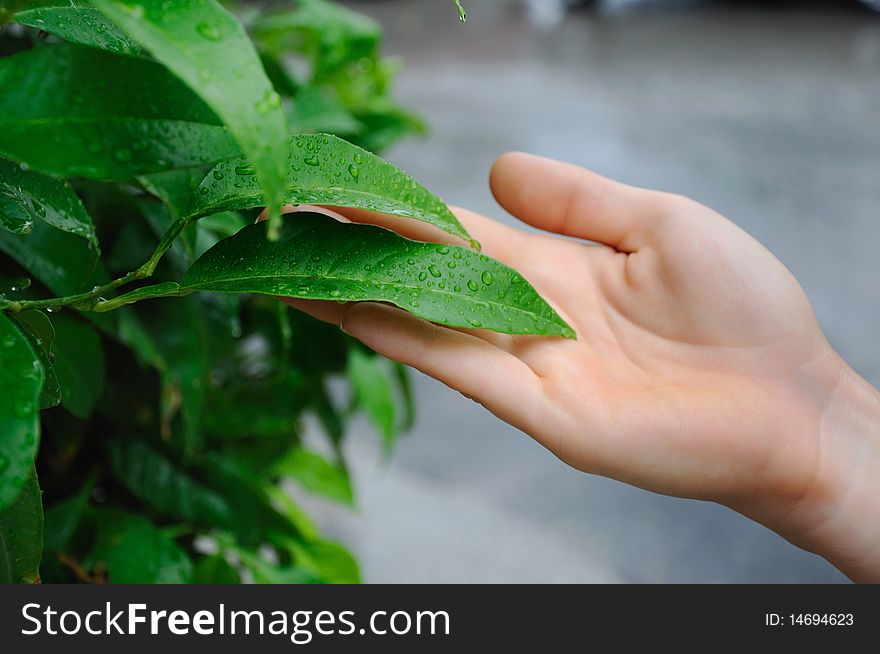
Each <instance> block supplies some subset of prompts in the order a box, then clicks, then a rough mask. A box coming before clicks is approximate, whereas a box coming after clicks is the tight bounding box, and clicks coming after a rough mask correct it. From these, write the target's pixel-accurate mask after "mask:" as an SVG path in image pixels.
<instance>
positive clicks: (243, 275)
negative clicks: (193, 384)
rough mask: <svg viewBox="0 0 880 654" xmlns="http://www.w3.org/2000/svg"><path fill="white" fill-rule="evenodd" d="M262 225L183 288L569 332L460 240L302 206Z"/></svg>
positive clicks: (222, 246) (194, 271)
mask: <svg viewBox="0 0 880 654" xmlns="http://www.w3.org/2000/svg"><path fill="white" fill-rule="evenodd" d="M265 234H266V226H265V224H263V223H260V224H257V225H251V226H248V227H245V228H244V229H243V230H241V231H240V232H239V233H238V234H236V235H235V236H233V237H231V238H228V239H225V240H223V241H220V242H219V243H218V244H217V245H215V246H214V247H213V248H211V249H210V250H208V252H206V253H205V254H204V255H203V256H202V257H201V258H199V259H198V260H197V261H196V262H195V263H194V264H193V266H192V268H190V270H189V271H188V272H187V273H186V275H184V277H183V281H182V284H181V286H182V288H183V289H185V290H186V289H189V290H205V291H219V292H224V293H263V294H270V295H281V296H285V297H300V298H304V299H313V300H338V301H356V302H357V301H367V300H369V301H379V302H390V303H391V304H394V305H396V306H398V307H401V308H402V309H405V310H407V311H409V312H411V313H413V314H414V315H416V316H419V317H420V318H424V319H426V320H431V321H433V322H436V323H440V324H443V325H449V326H452V327H477V328H483V329H491V330H494V331H498V332H502V333H506V334H541V335H547V336H564V337H568V338H573V337H574V336H575V334H574V331H573V330H572V329H571V327H569V326H568V325H567V324H566V323H565V321H564V320H562V318H560V317H559V316H558V315H557V314H556V312H555V311H554V310H553V309H552V308H551V307H550V305H549V304H547V302H545V301H544V300H543V299H542V298H541V296H540V295H538V293H537V291H535V289H534V288H532V286H531V285H530V284H529V283H528V282H527V281H526V280H525V279H523V277H522V276H521V275H520V274H519V273H517V272H516V271H514V270H512V269H510V268H508V267H507V266H505V265H503V264H502V263H499V262H498V261H495V260H492V259H490V258H489V257H487V256H485V255H481V254H477V253H476V252H473V251H471V250H468V249H466V248H461V247H454V246H446V245H439V244H436V243H421V242H416V241H410V240H407V239H405V238H403V237H401V236H398V235H397V234H394V233H393V232H390V231H388V230H385V229H381V228H379V227H374V226H371V225H355V224H343V223H340V222H337V221H335V220H333V219H332V218H329V217H327V216H323V215H319V214H313V213H307V212H300V213H297V214H293V215H292V216H290V217H289V218H288V220H286V221H285V224H284V227H283V229H282V231H281V236H280V239H279V240H278V241H277V242H270V241H267V239H266V237H265Z"/></svg>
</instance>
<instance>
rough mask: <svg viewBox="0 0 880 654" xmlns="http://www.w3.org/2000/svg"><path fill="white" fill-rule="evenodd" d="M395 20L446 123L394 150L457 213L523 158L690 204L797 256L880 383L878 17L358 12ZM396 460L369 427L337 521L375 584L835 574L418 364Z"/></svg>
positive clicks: (521, 10) (420, 84)
mask: <svg viewBox="0 0 880 654" xmlns="http://www.w3.org/2000/svg"><path fill="white" fill-rule="evenodd" d="M349 4H350V5H351V6H353V7H354V8H356V9H359V10H361V11H364V12H366V13H368V14H370V15H372V16H374V17H375V18H376V19H377V20H379V21H380V22H381V23H382V25H383V26H384V27H385V30H386V33H387V41H386V47H385V52H386V54H390V55H399V56H401V57H402V58H403V59H404V60H405V61H406V69H405V71H404V72H403V73H402V74H401V75H400V77H399V80H398V84H397V95H398V97H399V98H400V99H401V100H402V101H403V102H405V103H406V104H408V105H409V106H411V107H412V108H413V109H415V110H416V111H417V112H419V113H420V114H422V115H423V116H424V117H425V118H426V120H427V122H428V124H429V125H430V127H431V134H430V136H429V137H428V138H427V139H426V140H423V141H408V142H406V143H405V144H403V145H401V146H399V147H398V148H396V149H395V150H393V151H392V152H391V153H390V154H389V158H390V159H391V160H392V161H394V162H395V163H396V164H398V165H400V166H402V167H404V168H405V169H407V170H408V171H410V172H411V173H412V174H413V175H414V176H415V177H416V178H417V179H419V180H420V181H422V182H423V183H425V184H426V185H427V186H428V187H430V188H431V189H432V190H433V191H435V192H437V193H439V194H440V195H441V196H442V197H443V198H444V199H446V200H447V201H448V202H450V203H454V204H459V205H464V206H468V207H471V208H473V209H475V210H478V211H481V212H484V213H486V214H488V215H490V216H493V217H495V218H499V219H501V220H505V221H509V222H515V221H513V219H512V218H510V217H509V216H506V215H505V214H504V212H503V211H502V210H501V209H499V208H498V207H497V206H496V205H495V203H494V202H493V200H492V198H491V196H490V194H489V191H488V188H487V185H486V174H487V171H488V168H489V166H490V164H491V162H492V160H493V159H494V157H495V156H496V155H498V154H499V153H501V152H503V151H505V150H510V149H519V150H528V151H531V152H536V153H539V154H542V155H546V156H551V157H556V158H559V159H564V160H568V161H572V162H575V163H578V164H581V165H585V166H589V167H591V168H594V169H596V170H598V171H600V172H602V173H604V174H606V175H609V176H611V177H615V178H619V179H621V180H624V181H626V182H629V183H632V184H639V185H644V186H650V187H657V188H662V189H666V190H671V191H676V192H679V193H684V194H687V195H690V196H692V197H694V198H696V199H698V200H700V201H701V202H703V203H706V204H708V205H710V206H712V207H714V208H715V209H717V210H719V211H721V212H722V213H724V214H725V215H727V216H729V217H730V218H731V219H733V220H734V221H736V222H737V223H739V224H740V225H741V226H743V227H744V228H745V229H746V230H747V231H749V232H751V233H752V234H753V235H755V236H756V237H757V238H758V239H760V240H761V241H763V242H764V243H765V244H767V245H768V246H769V247H770V249H771V250H772V251H773V252H774V253H775V254H776V255H777V256H778V257H779V258H780V259H781V260H782V261H783V262H784V263H785V264H787V265H788V266H789V267H790V268H791V269H792V270H793V271H794V273H795V275H796V276H797V277H798V279H799V280H800V281H801V283H802V284H803V286H804V288H805V289H806V291H807V293H808V295H809V296H810V298H811V299H812V301H813V304H814V306H815V309H816V312H817V314H818V316H819V320H820V321H821V323H822V325H823V326H824V328H825V330H826V332H827V334H828V336H829V338H830V340H831V342H832V344H833V345H834V346H835V347H836V348H837V349H838V350H839V351H840V352H841V353H842V354H843V355H844V356H845V357H846V358H847V359H848V360H849V361H850V363H851V364H852V365H853V366H854V367H855V368H856V369H857V370H858V371H859V372H860V373H861V374H862V375H864V376H865V377H867V378H868V379H869V380H870V381H871V382H872V383H874V384H875V385H878V384H880V346H878V344H877V334H878V333H880V283H878V280H880V256H878V254H880V253H878V246H880V221H878V219H880V215H878V214H880V129H878V121H880V83H878V82H880V76H878V72H880V14H877V15H874V14H871V13H869V12H868V11H865V10H860V9H857V8H856V4H855V3H852V4H850V3H848V2H842V1H840V0H835V1H828V2H811V3H796V2H794V3H785V4H777V3H767V2H762V3H758V2H755V3H730V2H728V3H718V2H661V1H655V2H621V1H619V0H618V1H613V2H605V3H603V4H602V6H601V7H599V8H594V9H592V10H590V11H578V12H573V13H569V14H565V13H564V12H562V11H561V4H560V3H557V2H554V0H534V1H532V2H527V1H525V0H470V1H469V2H467V1H466V2H465V5H466V7H467V9H468V10H469V13H470V19H469V21H468V22H467V24H466V25H464V26H462V25H460V24H459V22H458V19H457V18H456V14H455V11H454V7H453V6H452V2H451V0H371V1H367V0H362V1H359V2H357V1H353V2H350V3H349ZM416 391H417V399H418V405H419V420H418V424H417V426H416V428H415V430H414V431H413V432H412V433H411V434H410V435H408V436H407V437H406V438H404V439H403V441H402V442H401V443H400V446H399V448H398V449H397V451H396V453H395V455H394V456H393V459H392V460H391V461H390V462H384V461H382V460H381V458H380V456H379V453H378V447H377V446H376V438H375V436H374V435H373V434H372V433H371V430H370V428H369V426H368V425H366V424H365V422H359V423H356V425H355V426H354V432H355V433H354V434H353V438H352V439H351V442H350V444H349V454H350V458H351V461H352V462H353V467H354V474H355V478H356V487H357V492H358V508H357V510H356V511H355V512H354V513H352V512H349V511H347V510H343V509H336V508H334V507H330V506H325V505H321V506H320V507H319V508H320V511H319V513H320V514H321V516H322V517H321V521H322V522H323V526H324V527H325V529H326V530H327V531H328V532H329V534H330V535H331V536H332V537H335V538H337V539H339V540H342V541H344V542H345V543H347V544H349V545H350V546H351V547H352V548H353V549H354V551H355V552H356V553H357V554H358V556H359V557H360V560H361V562H362V565H363V572H364V578H365V580H366V581H368V582H415V583H418V582H593V581H601V582H605V581H615V582H616V581H619V582H843V581H845V578H844V577H843V576H842V575H841V574H840V573H838V572H837V571H835V570H834V569H833V568H832V567H831V566H830V565H828V564H827V563H826V562H825V561H823V560H822V559H820V558H818V557H816V556H813V555H811V554H808V553H806V552H803V551H801V550H798V549H797V548H795V547H793V546H792V545H789V544H788V543H787V542H785V541H784V540H782V539H781V538H779V537H777V536H776V535H774V534H773V533H771V532H770V531H768V530H766V529H764V528H763V527H761V526H758V525H756V524H753V523H751V522H749V521H748V520H746V519H745V518H742V517H740V516H739V515H737V514H735V513H733V512H731V511H729V510H727V509H725V508H722V507H720V506H717V505H713V504H709V503H703V502H695V501H687V500H679V499H672V498H667V497H662V496H659V495H655V494H652V493H648V492H645V491H641V490H636V489H634V488H630V487H628V486H625V485H623V484H620V483H617V482H613V481H609V480H605V479H600V478H597V477H593V476H589V475H585V474H582V473H579V472H576V471H574V470H572V469H569V468H567V467H566V466H564V465H562V464H561V463H559V462H558V461H557V460H556V459H555V458H554V457H553V456H551V455H550V454H548V453H547V452H546V451H545V450H543V449H542V448H541V447H540V446H538V445H536V444H535V443H533V442H532V441H531V440H530V439H529V438H527V437H526V436H524V435H523V434H521V433H519V432H518V431H516V430H514V429H512V428H510V427H508V426H506V425H505V424H503V423H501V422H500V421H498V420H497V419H495V418H494V417H493V416H491V415H490V414H488V413H486V412H485V411H484V410H483V409H482V408H481V407H479V406H477V405H475V404H472V403H471V402H469V401H467V400H465V399H464V398H462V397H461V396H459V395H458V394H456V393H455V392H452V391H450V390H448V389H447V388H445V387H444V386H442V385H440V384H438V383H436V382H433V381H431V380H429V379H427V378H425V377H421V376H419V377H418V378H417V380H416Z"/></svg>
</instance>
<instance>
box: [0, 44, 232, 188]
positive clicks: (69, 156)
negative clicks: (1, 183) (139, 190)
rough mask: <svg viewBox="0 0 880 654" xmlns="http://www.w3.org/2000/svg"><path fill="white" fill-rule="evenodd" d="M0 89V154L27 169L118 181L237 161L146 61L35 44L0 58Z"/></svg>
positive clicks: (173, 82)
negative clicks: (223, 161)
mask: <svg viewBox="0 0 880 654" xmlns="http://www.w3.org/2000/svg"><path fill="white" fill-rule="evenodd" d="M108 80H112V83H108ZM0 88H2V89H3V93H2V94H0V153H2V154H5V155H6V156H7V157H9V158H11V159H14V160H16V161H20V162H24V163H26V164H28V165H29V166H30V167H31V168H33V169H35V170H41V171H43V172H47V173H50V174H54V175H59V176H62V177H87V178H91V179H103V180H120V181H123V180H128V179H131V178H132V177H134V176H135V175H143V174H147V173H153V172H157V171H161V170H168V169H171V168H181V167H188V166H200V165H204V164H209V163H213V162H216V161H219V160H221V159H226V158H229V157H235V156H238V155H239V154H240V153H241V150H240V149H239V147H238V146H237V145H236V144H235V142H234V141H233V139H232V137H231V136H230V134H229V133H228V132H227V130H226V129H224V128H223V127H222V125H221V124H220V121H219V119H218V118H217V116H216V115H215V114H214V112H213V111H211V110H210V109H209V108H208V107H207V106H206V105H205V103H204V102H202V101H201V100H200V99H199V98H198V97H197V96H196V95H194V94H193V93H192V91H190V90H189V89H188V88H187V87H186V86H185V85H183V84H181V83H180V81H179V80H177V79H176V78H175V77H174V76H173V75H171V74H170V73H169V72H168V71H167V70H166V69H165V68H164V67H162V66H160V65H159V64H157V63H155V62H153V61H149V60H146V59H134V58H128V57H118V56H115V55H111V54H108V53H105V52H101V51H99V50H93V49H91V48H81V47H78V46H73V45H67V44H52V45H44V46H42V47H40V48H34V49H32V50H28V51H25V52H21V53H19V54H16V55H13V56H11V57H5V58H2V59H0Z"/></svg>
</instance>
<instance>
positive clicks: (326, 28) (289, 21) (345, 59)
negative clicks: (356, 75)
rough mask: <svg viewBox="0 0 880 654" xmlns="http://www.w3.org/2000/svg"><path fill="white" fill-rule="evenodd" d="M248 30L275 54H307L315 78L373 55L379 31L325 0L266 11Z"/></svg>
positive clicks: (365, 19)
mask: <svg viewBox="0 0 880 654" xmlns="http://www.w3.org/2000/svg"><path fill="white" fill-rule="evenodd" d="M252 29H253V32H254V38H256V39H257V40H258V41H259V42H260V43H261V44H262V46H263V47H264V48H265V49H267V50H269V51H270V52H272V53H274V54H275V55H276V56H278V55H283V54H286V53H287V51H289V50H291V49H295V50H297V51H299V52H301V53H303V54H307V55H309V56H310V58H311V60H312V66H313V77H314V78H315V79H318V80H320V79H323V78H326V77H327V76H328V75H330V74H331V73H332V72H333V71H335V70H338V69H339V68H341V67H342V66H344V65H345V64H347V63H349V62H354V61H359V60H362V59H368V60H370V59H373V58H375V55H376V51H377V48H378V45H379V38H380V36H381V33H382V32H381V28H380V27H379V25H378V23H376V21H374V20H372V19H371V18H368V17H367V16H364V15H363V14H360V13H357V12H354V11H352V10H350V9H347V8H345V7H343V6H340V5H338V4H336V3H335V2H326V1H325V0H300V1H299V2H298V3H297V7H296V8H295V9H287V10H281V11H275V12H269V13H267V14H265V15H264V16H261V17H260V18H259V19H258V20H256V21H255V22H254V24H253V26H252Z"/></svg>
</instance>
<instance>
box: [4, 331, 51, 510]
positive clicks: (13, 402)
mask: <svg viewBox="0 0 880 654" xmlns="http://www.w3.org/2000/svg"><path fill="white" fill-rule="evenodd" d="M42 385H43V368H42V366H41V365H40V362H39V360H38V359H37V355H36V354H35V353H34V351H33V350H32V349H31V346H30V344H29V343H28V340H27V338H26V337H25V336H24V334H22V332H21V330H20V329H19V328H18V327H16V326H15V324H14V323H13V322H12V321H11V320H10V319H9V318H7V317H6V316H5V315H4V314H2V313H0V511H4V510H6V509H7V508H8V507H9V506H10V505H11V504H12V503H13V502H14V501H15V499H16V498H17V497H18V495H19V493H21V490H22V488H23V487H24V485H25V483H26V482H27V481H28V478H29V476H30V475H31V474H32V472H33V467H34V457H36V455H37V441H38V439H39V416H38V412H39V398H40V388H41V387H42Z"/></svg>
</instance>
